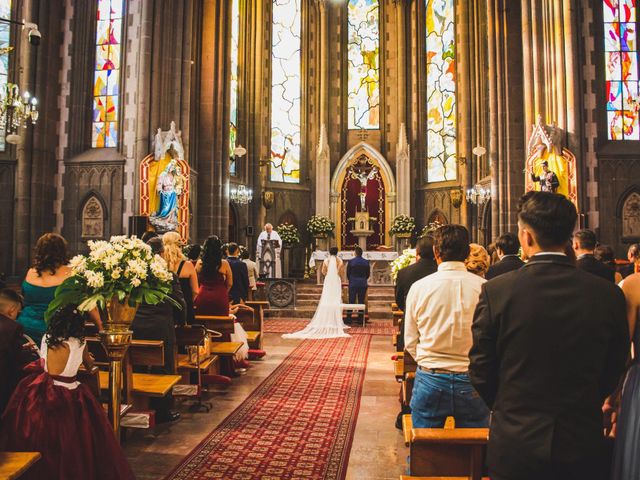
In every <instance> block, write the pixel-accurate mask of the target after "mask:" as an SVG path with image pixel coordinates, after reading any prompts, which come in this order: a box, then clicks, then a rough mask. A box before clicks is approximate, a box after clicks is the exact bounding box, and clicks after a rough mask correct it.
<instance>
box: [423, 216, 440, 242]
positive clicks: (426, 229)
mask: <svg viewBox="0 0 640 480" xmlns="http://www.w3.org/2000/svg"><path fill="white" fill-rule="evenodd" d="M440 227H442V224H441V223H440V222H438V221H437V220H436V221H435V222H429V223H428V224H427V226H426V227H424V228H423V229H422V231H421V232H420V237H419V238H422V237H426V236H427V235H429V234H430V233H433V232H435V231H436V230H438V229H439V228H440Z"/></svg>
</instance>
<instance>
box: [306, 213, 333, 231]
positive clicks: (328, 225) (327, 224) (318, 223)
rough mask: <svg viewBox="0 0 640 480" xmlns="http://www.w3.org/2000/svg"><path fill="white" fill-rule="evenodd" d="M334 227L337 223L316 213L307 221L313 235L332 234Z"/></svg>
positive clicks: (308, 229)
mask: <svg viewBox="0 0 640 480" xmlns="http://www.w3.org/2000/svg"><path fill="white" fill-rule="evenodd" d="M334 228H336V225H335V223H333V222H332V221H331V220H329V219H328V218H327V217H325V216H323V215H314V216H313V217H311V218H310V219H309V221H308V222H307V231H308V232H309V233H310V234H311V235H313V236H316V235H326V234H331V233H332V232H333V229H334Z"/></svg>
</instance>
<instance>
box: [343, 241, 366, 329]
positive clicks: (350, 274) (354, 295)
mask: <svg viewBox="0 0 640 480" xmlns="http://www.w3.org/2000/svg"><path fill="white" fill-rule="evenodd" d="M355 254H356V256H355V257H354V258H352V259H351V260H349V263H348V264H347V279H348V280H349V303H365V302H366V298H367V286H368V281H369V275H370V274H371V267H370V266H369V261H368V260H365V259H364V258H362V248H360V247H356V249H355ZM351 313H352V312H349V314H348V315H347V323H350V322H351ZM363 320H364V312H363V311H360V313H358V321H359V322H362V323H364V322H363Z"/></svg>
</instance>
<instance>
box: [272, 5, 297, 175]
mask: <svg viewBox="0 0 640 480" xmlns="http://www.w3.org/2000/svg"><path fill="white" fill-rule="evenodd" d="M272 14H273V30H272V38H271V175H270V178H271V181H273V182H286V183H300V96H301V85H302V84H301V81H300V70H301V64H300V47H301V36H300V31H301V22H300V14H301V11H300V0H273V12H272Z"/></svg>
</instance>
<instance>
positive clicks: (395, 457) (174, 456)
mask: <svg viewBox="0 0 640 480" xmlns="http://www.w3.org/2000/svg"><path fill="white" fill-rule="evenodd" d="M297 344H298V342H297V341H293V340H283V339H282V338H281V337H280V335H278V334H266V336H265V349H266V350H267V352H268V355H267V356H266V357H265V359H264V360H262V361H260V362H254V365H255V366H253V367H252V368H250V369H249V371H248V372H247V374H246V375H244V376H242V377H240V378H236V379H234V382H233V385H232V386H231V387H230V388H229V389H227V390H224V391H220V392H215V393H214V394H213V396H212V397H211V398H210V399H209V400H210V401H211V402H212V403H213V406H214V409H213V410H212V411H211V412H209V413H195V414H194V413H189V411H188V405H183V406H181V407H180V411H181V413H182V418H181V419H180V420H179V421H178V422H176V423H174V424H171V425H166V424H165V425H161V426H159V427H156V428H155V429H154V430H153V431H152V432H150V431H135V432H133V434H131V436H130V437H129V438H128V439H127V441H126V443H125V445H124V448H125V451H126V453H127V456H128V458H129V461H130V462H131V465H132V467H133V469H134V471H135V472H136V475H137V477H138V478H139V479H141V480H146V479H161V478H163V477H164V476H165V475H167V474H168V473H169V472H170V471H171V470H172V469H173V468H174V467H175V466H176V465H177V464H178V463H179V462H180V460H182V458H183V457H184V456H185V455H187V454H188V453H189V452H190V451H191V450H192V449H193V448H194V447H195V446H196V445H198V443H200V441H201V440H202V439H203V438H204V437H205V436H206V435H207V434H208V433H209V432H211V431H212V430H213V429H214V428H215V427H216V426H217V425H218V424H219V423H220V422H221V421H222V420H223V419H224V418H225V417H226V416H227V415H229V414H230V413H231V412H232V411H233V410H234V409H235V408H236V407H237V406H238V405H240V403H242V401H243V400H244V399H245V398H246V397H247V396H248V395H249V394H250V393H251V392H252V391H253V390H254V389H255V388H256V386H257V385H258V384H259V383H260V382H261V381H262V380H263V379H264V378H265V377H267V376H268V375H269V374H270V373H271V372H272V371H273V370H274V369H275V368H276V367H277V366H278V365H279V364H280V363H281V362H282V360H283V359H284V358H285V357H286V356H287V355H288V354H289V352H291V351H292V350H293V348H294V347H295V346H296V345H297ZM392 354H393V347H392V346H391V338H390V337H386V336H373V337H372V340H371V348H370V350H369V359H368V364H367V373H366V376H365V381H364V388H363V394H362V401H361V406H360V414H359V417H358V422H357V426H356V432H355V437H354V441H353V447H352V449H351V456H350V459H349V468H348V471H347V479H348V480H355V479H358V480H359V479H367V480H369V479H370V480H383V479H394V480H397V479H398V478H399V476H400V474H401V473H403V471H404V464H405V461H406V457H407V454H408V450H407V448H406V447H405V446H404V444H403V442H402V435H401V432H400V431H399V430H396V429H395V427H394V422H395V418H396V414H397V413H398V409H399V406H398V391H399V385H398V384H397V383H396V382H395V380H394V376H393V367H392V364H391V360H390V357H391V355H392Z"/></svg>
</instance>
